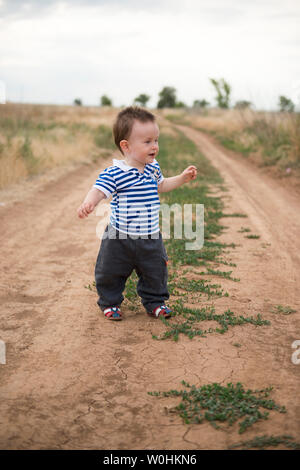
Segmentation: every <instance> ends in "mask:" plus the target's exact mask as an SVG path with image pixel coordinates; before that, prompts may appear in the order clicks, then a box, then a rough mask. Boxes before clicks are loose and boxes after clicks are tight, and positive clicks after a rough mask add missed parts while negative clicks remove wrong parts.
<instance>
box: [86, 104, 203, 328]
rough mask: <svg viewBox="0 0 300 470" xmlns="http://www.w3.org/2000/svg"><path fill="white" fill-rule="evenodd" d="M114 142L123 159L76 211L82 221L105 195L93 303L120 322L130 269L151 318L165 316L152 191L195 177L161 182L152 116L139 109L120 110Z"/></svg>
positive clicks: (190, 171) (162, 258) (163, 267)
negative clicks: (106, 216)
mask: <svg viewBox="0 0 300 470" xmlns="http://www.w3.org/2000/svg"><path fill="white" fill-rule="evenodd" d="M113 134H114V140H115V143H116V145H117V147H118V148H119V150H120V151H121V153H122V155H123V156H124V157H125V158H124V160H116V159H113V165H111V166H109V167H108V168H106V169H105V170H103V171H102V172H101V173H100V174H99V177H98V179H97V180H96V182H95V184H94V185H93V187H92V189H91V190H90V191H89V192H88V194H87V196H86V198H85V199H84V201H83V203H82V204H81V206H80V207H79V208H78V211H77V212H78V216H79V217H80V218H84V217H87V216H88V215H89V214H90V213H91V212H92V211H93V210H94V208H95V207H96V205H97V204H98V203H99V202H100V201H101V200H102V199H105V198H108V197H109V196H110V195H113V199H112V201H111V203H110V204H111V217H110V223H109V224H108V225H107V226H106V229H105V231H104V234H103V238H102V241H101V246H100V250H99V254H98V258H97V262H96V266H95V279H96V288H97V292H98V295H99V299H98V302H97V303H98V305H99V307H100V309H101V310H102V311H103V313H104V315H105V317H106V318H108V319H110V320H122V312H121V310H120V305H121V303H122V302H123V300H124V297H123V295H122V293H123V290H124V287H125V283H126V280H127V278H128V277H129V276H130V275H131V273H132V271H133V270H134V269H135V271H136V273H137V275H138V278H139V281H138V284H137V292H138V294H139V296H140V297H141V299H142V303H143V306H144V307H145V309H146V311H147V313H148V314H149V315H150V316H152V317H153V318H158V317H159V316H164V317H165V318H169V317H170V316H171V313H172V311H171V310H170V308H168V307H167V306H166V305H165V301H166V300H168V299H169V292H168V288H167V280H168V271H167V263H168V256H167V253H166V249H165V246H164V243H163V240H162V235H161V232H160V229H159V206H160V202H159V197H158V193H161V192H168V191H172V189H175V188H177V187H178V186H181V185H182V184H183V183H186V182H188V181H190V180H194V179H195V178H196V176H197V169H196V167H195V166H193V165H191V166H189V167H187V168H186V169H185V170H184V171H183V172H182V173H181V174H180V175H178V176H173V177H171V178H164V177H163V175H162V173H161V169H160V166H159V163H158V161H157V160H156V158H155V157H156V156H157V154H158V150H159V147H158V137H159V128H158V125H157V123H156V120H155V116H154V115H153V114H152V113H150V112H149V111H147V110H145V109H143V108H140V107H137V106H135V107H132V106H130V107H128V108H125V109H124V110H123V111H121V112H120V113H119V114H118V116H117V119H116V121H115V124H114V127H113Z"/></svg>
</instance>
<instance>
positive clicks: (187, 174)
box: [157, 165, 197, 193]
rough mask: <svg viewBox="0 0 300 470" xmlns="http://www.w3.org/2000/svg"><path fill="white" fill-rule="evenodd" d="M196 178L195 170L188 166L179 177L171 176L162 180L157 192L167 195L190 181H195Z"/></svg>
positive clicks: (193, 167) (192, 166)
mask: <svg viewBox="0 0 300 470" xmlns="http://www.w3.org/2000/svg"><path fill="white" fill-rule="evenodd" d="M196 177H197V168H196V167H195V166H194V165H190V166H188V167H187V168H186V169H185V170H184V171H183V172H182V173H181V174H180V175H177V176H172V177H171V178H164V179H163V181H162V182H161V183H160V184H159V185H158V187H157V190H158V192H159V193H167V192H168V191H172V190H173V189H175V188H178V187H179V186H181V185H182V184H184V183H187V182H188V181H190V180H194V179H196Z"/></svg>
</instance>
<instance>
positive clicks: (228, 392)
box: [148, 380, 286, 434]
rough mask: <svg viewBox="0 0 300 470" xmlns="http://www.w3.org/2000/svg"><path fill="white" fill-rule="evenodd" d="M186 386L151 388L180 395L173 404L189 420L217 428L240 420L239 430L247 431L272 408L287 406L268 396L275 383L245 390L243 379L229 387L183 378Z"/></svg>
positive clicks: (186, 421)
mask: <svg viewBox="0 0 300 470" xmlns="http://www.w3.org/2000/svg"><path fill="white" fill-rule="evenodd" d="M181 383H182V384H183V385H184V386H185V387H187V390H180V391H178V390H170V391H168V392H148V394H149V395H153V396H162V397H170V396H176V397H177V396H178V397H181V398H182V400H181V402H180V404H179V405H178V406H176V407H174V408H171V410H170V411H171V412H174V413H176V414H178V415H179V416H180V417H181V418H182V419H183V421H184V422H185V423H186V424H190V423H197V424H201V423H203V422H204V421H208V422H209V423H210V424H211V425H212V426H213V427H214V428H216V429H222V430H224V429H226V428H225V426H221V425H220V424H217V423H227V427H228V426H232V425H233V424H234V423H235V422H238V424H239V434H242V433H243V432H245V431H246V430H247V429H248V428H250V427H251V426H252V425H253V424H254V423H256V422H257V421H261V420H266V419H268V416H269V411H261V409H263V410H276V411H278V412H279V413H286V409H285V407H284V406H280V405H277V404H276V403H275V402H274V401H273V400H270V399H268V397H269V395H270V392H271V391H272V387H269V388H265V389H262V390H250V389H249V390H245V389H244V387H243V385H242V384H241V383H240V382H237V383H236V384H233V383H228V384H227V386H226V387H224V386H222V385H220V384H219V383H213V384H209V385H203V386H201V387H196V386H195V385H192V386H191V385H189V384H188V383H187V382H185V381H184V380H183V381H182V382H181Z"/></svg>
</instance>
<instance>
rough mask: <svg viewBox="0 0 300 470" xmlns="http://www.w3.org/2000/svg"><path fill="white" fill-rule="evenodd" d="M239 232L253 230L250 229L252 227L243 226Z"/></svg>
mask: <svg viewBox="0 0 300 470" xmlns="http://www.w3.org/2000/svg"><path fill="white" fill-rule="evenodd" d="M238 232H240V233H244V232H251V230H250V228H247V227H241V230H238Z"/></svg>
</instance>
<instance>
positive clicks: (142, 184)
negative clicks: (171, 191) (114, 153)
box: [94, 159, 164, 235]
mask: <svg viewBox="0 0 300 470" xmlns="http://www.w3.org/2000/svg"><path fill="white" fill-rule="evenodd" d="M163 180H164V177H163V175H162V173H161V169H160V166H159V163H158V162H157V160H155V159H154V161H153V163H148V164H146V165H145V168H144V173H141V172H140V171H139V170H138V169H137V168H135V167H132V166H129V165H127V163H125V161H124V160H116V159H113V165H111V166H109V167H108V168H105V170H103V171H102V172H101V173H100V174H99V176H98V178H97V180H96V183H95V184H94V187H95V188H97V189H99V190H101V191H103V193H104V194H105V195H106V197H107V198H108V197H110V196H111V195H112V196H113V198H112V201H111V203H110V207H111V216H110V223H111V225H112V226H113V227H114V228H115V229H117V230H119V231H120V232H123V233H127V234H128V235H150V234H152V233H156V232H158V231H159V208H160V201H159V196H158V191H157V187H158V185H159V184H160V183H161V182H162V181H163Z"/></svg>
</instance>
